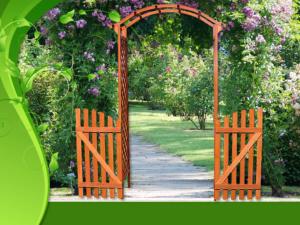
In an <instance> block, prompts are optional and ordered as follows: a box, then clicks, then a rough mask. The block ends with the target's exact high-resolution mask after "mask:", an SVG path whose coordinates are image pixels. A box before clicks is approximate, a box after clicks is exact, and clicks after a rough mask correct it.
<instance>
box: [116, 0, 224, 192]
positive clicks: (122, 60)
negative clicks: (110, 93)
mask: <svg viewBox="0 0 300 225" xmlns="http://www.w3.org/2000/svg"><path fill="white" fill-rule="evenodd" d="M166 13H177V14H182V15H188V16H191V17H194V18H197V19H198V20H199V21H201V22H204V23H205V24H207V25H208V26H210V27H212V28H213V48H214V123H215V124H217V121H218V114H219V90H218V86H219V84H218V80H219V63H218V58H219V57H218V47H219V33H220V32H221V31H222V23H221V22H218V21H217V20H215V19H213V18H211V17H210V16H208V15H207V14H205V13H203V12H202V11H200V10H198V9H195V8H192V7H188V6H185V5H181V4H160V5H152V6H148V7H145V8H142V9H139V10H136V11H135V12H133V13H131V14H130V15H128V16H127V17H125V18H123V19H122V20H121V21H120V22H118V23H116V24H114V26H113V28H114V30H115V32H116V33H117V34H118V75H119V118H120V120H121V133H122V151H123V155H124V162H123V165H124V166H123V173H124V175H125V176H126V177H127V178H128V186H130V150H129V124H128V121H129V119H128V114H129V113H128V67H127V63H128V47H127V29H128V28H130V27H131V26H133V25H134V24H136V23H137V22H139V21H140V20H142V19H145V18H147V17H149V16H152V15H157V14H166Z"/></svg>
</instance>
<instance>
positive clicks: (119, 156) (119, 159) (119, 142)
mask: <svg viewBox="0 0 300 225" xmlns="http://www.w3.org/2000/svg"><path fill="white" fill-rule="evenodd" d="M115 30H116V32H117V34H118V76H119V77H118V94H119V119H118V122H117V127H120V128H121V130H122V126H123V124H122V123H123V121H122V117H123V104H122V88H123V87H122V79H123V74H122V32H121V25H120V24H119V23H118V24H116V25H115ZM122 148H123V146H122V135H121V133H118V134H117V164H118V165H117V166H118V168H117V170H118V177H119V179H120V180H121V181H122V183H123V162H122V158H123V156H122V154H123V153H122ZM118 197H119V198H120V199H123V198H124V192H123V187H122V188H119V189H118Z"/></svg>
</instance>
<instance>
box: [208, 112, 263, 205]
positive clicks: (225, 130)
mask: <svg viewBox="0 0 300 225" xmlns="http://www.w3.org/2000/svg"><path fill="white" fill-rule="evenodd" d="M215 124H216V125H215V143H216V145H215V180H214V198H215V200H220V198H221V197H223V199H224V200H227V199H228V194H229V192H230V195H231V199H232V200H236V198H237V196H238V197H239V199H240V200H244V199H245V192H246V193H247V194H246V196H247V199H248V200H251V199H252V198H253V191H255V197H256V199H257V200H259V199H260V198H261V161H262V138H263V137H262V134H263V111H262V109H258V111H257V117H256V118H255V110H253V109H251V110H250V111H249V116H248V127H247V113H246V111H245V110H243V111H242V112H241V116H240V120H239V118H238V113H233V115H232V120H231V126H230V118H229V117H228V116H226V117H225V118H224V126H221V124H220V121H219V120H218V121H217V122H216V123H215ZM221 160H222V162H223V163H221ZM222 164H223V165H222Z"/></svg>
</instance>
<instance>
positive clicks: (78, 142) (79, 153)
mask: <svg viewBox="0 0 300 225" xmlns="http://www.w3.org/2000/svg"><path fill="white" fill-rule="evenodd" d="M75 114H76V127H80V126H81V111H80V109H76V110H75ZM76 148H77V177H78V183H82V182H83V177H82V142H81V139H80V137H79V136H78V134H76ZM78 187H79V188H78V194H79V197H81V198H82V197H83V188H82V187H80V186H79V185H78Z"/></svg>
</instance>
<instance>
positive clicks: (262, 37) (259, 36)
mask: <svg viewBox="0 0 300 225" xmlns="http://www.w3.org/2000/svg"><path fill="white" fill-rule="evenodd" d="M255 41H256V42H257V43H259V44H262V43H266V40H265V38H264V36H263V35H261V34H259V35H257V37H256V39H255Z"/></svg>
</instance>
